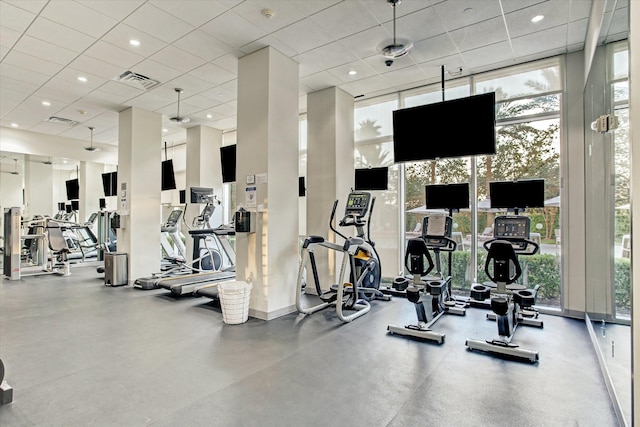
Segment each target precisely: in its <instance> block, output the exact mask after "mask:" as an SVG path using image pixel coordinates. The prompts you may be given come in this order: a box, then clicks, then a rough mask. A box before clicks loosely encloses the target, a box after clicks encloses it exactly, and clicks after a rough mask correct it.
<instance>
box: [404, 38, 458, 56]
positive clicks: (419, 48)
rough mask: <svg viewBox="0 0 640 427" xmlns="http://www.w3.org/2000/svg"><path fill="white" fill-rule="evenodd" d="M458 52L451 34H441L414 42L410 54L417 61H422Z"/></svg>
mask: <svg viewBox="0 0 640 427" xmlns="http://www.w3.org/2000/svg"><path fill="white" fill-rule="evenodd" d="M456 52H457V49H456V46H455V45H454V44H453V41H452V40H451V38H450V37H449V35H448V34H441V35H439V36H435V37H432V38H430V39H426V40H421V41H419V42H416V43H414V44H413V49H412V50H411V53H410V55H411V57H412V58H413V59H414V60H415V61H416V62H417V63H421V62H427V61H432V60H434V59H437V58H442V57H445V56H449V55H451V54H452V53H456Z"/></svg>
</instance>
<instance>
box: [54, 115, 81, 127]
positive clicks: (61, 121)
mask: <svg viewBox="0 0 640 427" xmlns="http://www.w3.org/2000/svg"><path fill="white" fill-rule="evenodd" d="M47 121H48V122H51V123H59V124H61V125H67V126H75V125H78V124H80V122H77V121H75V120H71V119H65V118H64V117H56V116H51V117H49V118H48V119H47Z"/></svg>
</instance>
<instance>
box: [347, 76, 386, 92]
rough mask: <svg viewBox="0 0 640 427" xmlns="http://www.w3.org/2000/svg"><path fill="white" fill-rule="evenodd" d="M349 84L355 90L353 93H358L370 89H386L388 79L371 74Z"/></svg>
mask: <svg viewBox="0 0 640 427" xmlns="http://www.w3.org/2000/svg"><path fill="white" fill-rule="evenodd" d="M349 86H350V87H351V88H352V89H353V90H354V91H355V94H357V95H360V94H366V93H370V92H372V91H379V90H388V89H389V87H390V84H389V81H388V80H387V79H385V78H384V77H382V76H372V77H368V78H366V79H362V80H358V81H356V82H353V83H351V84H350V85H349Z"/></svg>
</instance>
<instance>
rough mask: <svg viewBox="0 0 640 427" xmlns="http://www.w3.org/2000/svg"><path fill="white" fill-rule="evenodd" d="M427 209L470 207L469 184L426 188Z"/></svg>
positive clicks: (429, 186) (440, 185) (437, 185)
mask: <svg viewBox="0 0 640 427" xmlns="http://www.w3.org/2000/svg"><path fill="white" fill-rule="evenodd" d="M425 200H426V203H425V205H426V207H427V209H465V208H468V207H469V184H467V183H464V184H434V185H427V186H426V187H425Z"/></svg>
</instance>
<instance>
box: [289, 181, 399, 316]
mask: <svg viewBox="0 0 640 427" xmlns="http://www.w3.org/2000/svg"><path fill="white" fill-rule="evenodd" d="M374 204H375V197H371V194H370V193H368V192H363V191H352V192H351V193H349V196H348V198H347V204H346V206H345V214H344V217H343V218H342V219H341V220H340V221H339V223H338V225H339V226H340V227H355V228H356V237H347V236H346V235H344V234H342V233H340V231H338V230H337V229H336V228H335V227H334V225H333V222H334V219H335V214H336V209H337V207H338V200H336V201H335V202H334V203H333V209H332V211H331V216H330V219H329V228H330V229H331V230H332V231H333V232H334V233H336V235H338V236H340V237H342V238H343V239H344V243H343V244H342V245H339V244H336V243H333V242H329V241H326V240H325V239H324V238H323V237H322V236H308V237H307V238H306V239H305V241H304V243H303V245H302V255H301V260H300V267H299V269H298V279H297V286H296V308H297V309H298V312H300V313H303V314H312V313H315V312H317V311H319V310H322V309H324V308H327V307H329V306H335V308H336V313H337V315H338V318H339V319H340V320H342V321H343V322H351V321H353V320H354V319H357V318H358V317H360V316H362V315H364V314H366V313H367V312H369V310H370V309H371V305H370V304H369V302H370V301H372V300H374V299H381V300H384V301H389V300H390V299H391V297H390V296H388V295H385V294H383V293H382V292H381V291H380V290H379V287H380V278H381V271H382V270H381V265H380V258H379V256H378V253H377V251H376V249H375V243H374V242H373V241H372V240H371V239H370V237H369V235H370V230H371V215H372V213H373V206H374ZM367 212H368V217H367V219H366V220H365V216H366V215H367ZM365 226H367V231H366V232H365ZM320 247H322V248H326V249H328V250H330V251H335V252H340V253H341V254H342V262H341V265H340V272H339V274H338V282H337V284H334V285H332V286H331V287H330V288H329V289H328V290H327V289H323V288H322V285H321V283H320V278H319V275H318V268H317V263H316V258H315V250H316V249H318V248H320ZM307 264H309V267H310V268H309V269H307ZM347 269H349V279H348V280H349V282H345V277H346V272H347ZM309 270H310V271H311V272H312V275H313V282H314V284H315V291H316V293H317V296H318V298H320V300H321V302H320V303H319V304H317V305H315V306H311V307H305V306H304V305H303V303H302V293H303V288H304V287H305V285H307V284H308V280H306V278H305V272H306V271H309ZM345 310H349V311H353V313H351V314H345V312H344V311H345Z"/></svg>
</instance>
